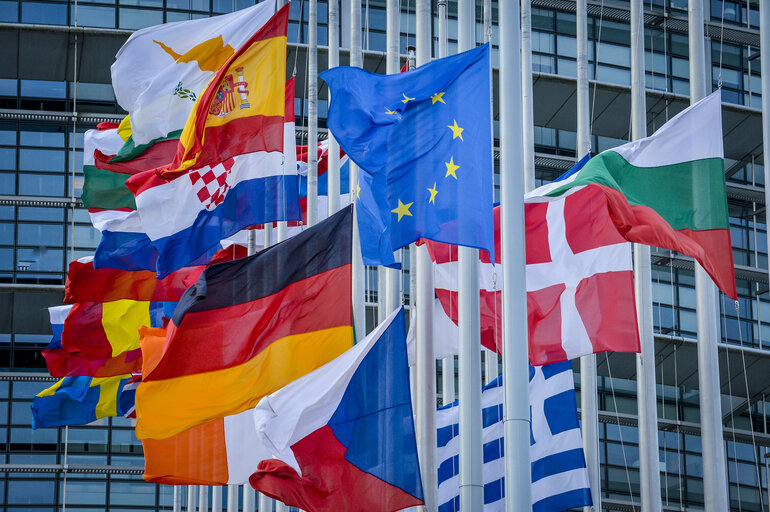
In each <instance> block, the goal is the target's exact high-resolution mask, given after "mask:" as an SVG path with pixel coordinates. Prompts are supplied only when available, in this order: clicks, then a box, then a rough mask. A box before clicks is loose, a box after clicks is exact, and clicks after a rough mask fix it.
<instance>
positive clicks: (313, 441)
mask: <svg viewBox="0 0 770 512" xmlns="http://www.w3.org/2000/svg"><path fill="white" fill-rule="evenodd" d="M253 419H254V426H255V428H256V433H257V438H258V439H259V444H260V445H261V448H262V449H263V452H264V453H270V454H271V457H272V458H267V459H263V460H261V461H260V463H259V465H258V469H257V471H256V472H255V473H254V474H252V475H251V477H250V478H249V482H250V483H251V485H252V487H254V488H255V489H257V490H259V491H260V492H262V493H265V494H267V495H268V496H270V497H273V498H276V499H278V500H280V501H283V502H284V503H285V504H287V505H290V506H295V507H300V508H301V509H303V510H306V511H308V512H314V511H322V510H335V511H338V512H348V511H350V512H352V511H362V512H363V511H368V510H378V511H381V512H390V511H396V510H401V509H404V508H408V507H413V506H418V505H422V504H424V503H423V489H422V482H421V479H420V470H419V464H418V459H417V443H416V441H415V433H414V422H413V419H412V403H411V399H410V395H409V371H408V366H407V353H406V333H405V328H404V311H403V308H401V309H399V310H397V311H394V312H393V313H392V314H391V315H390V316H389V317H388V318H387V319H386V320H385V321H384V322H383V323H382V324H380V325H379V326H378V327H377V328H376V329H375V330H374V331H373V332H372V333H371V334H369V336H367V337H366V339H364V340H363V341H362V342H360V343H358V344H357V345H355V346H354V347H353V348H351V349H350V350H348V351H347V352H345V353H344V354H342V355H341V356H339V357H338V358H336V359H334V360H333V361H331V362H330V363H327V364H326V365H324V366H322V367H320V368H319V369H317V370H315V371H314V372H312V373H309V374H307V375H305V376H303V377H301V378H300V379H298V380H296V381H294V382H292V383H290V384H289V385H287V386H285V387H283V388H281V389H280V390H278V391H276V392H275V393H273V394H271V395H268V396H266V397H264V398H263V399H262V400H260V402H259V404H257V407H256V408H255V409H254V411H253Z"/></svg>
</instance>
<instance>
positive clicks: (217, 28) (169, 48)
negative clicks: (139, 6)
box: [111, 0, 275, 144]
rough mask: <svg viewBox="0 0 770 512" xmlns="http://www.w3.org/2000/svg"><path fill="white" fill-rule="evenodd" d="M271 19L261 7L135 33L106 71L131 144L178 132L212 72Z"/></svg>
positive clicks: (270, 6) (268, 7) (271, 8)
mask: <svg viewBox="0 0 770 512" xmlns="http://www.w3.org/2000/svg"><path fill="white" fill-rule="evenodd" d="M273 14H275V2H273V1H269V0H268V1H266V2H261V3H259V4H257V5H255V6H253V7H249V8H248V9H243V10H240V11H236V12H233V13H230V14H225V15H223V16H215V17H213V18H205V19H200V20H193V21H180V22H177V23H168V24H165V25H157V26H154V27H149V28H145V29H142V30H139V31H137V32H135V33H134V34H133V35H132V36H131V37H130V38H129V39H128V41H126V44H124V45H123V47H122V48H121V49H120V50H119V51H118V54H117V55H116V60H115V63H114V64H113V65H112V68H111V69H112V87H113V88H114V89H115V98H117V100H118V103H119V104H120V106H121V107H123V108H124V109H125V110H126V111H127V112H129V115H130V119H131V129H132V138H133V142H134V143H135V144H146V143H148V142H150V141H153V140H155V139H158V138H165V137H166V136H168V135H169V134H172V133H173V132H179V131H180V130H181V129H182V128H183V127H184V125H185V122H186V121H187V118H188V116H189V115H190V111H191V110H192V108H193V105H194V104H195V100H196V99H197V98H198V95H199V94H201V93H202V92H203V90H204V89H205V88H206V85H207V84H208V82H209V81H210V80H211V78H212V77H213V76H214V75H215V74H216V72H217V71H219V69H220V68H221V67H222V66H223V65H224V64H225V63H226V62H227V60H228V59H229V58H230V57H232V55H233V54H234V53H235V52H236V50H238V48H240V47H241V46H242V45H243V44H244V43H245V42H246V41H247V40H248V39H249V38H250V37H251V36H252V35H253V34H254V33H256V32H257V31H259V29H260V28H261V27H262V25H264V24H265V23H266V22H267V21H268V20H269V19H270V18H271V16H273Z"/></svg>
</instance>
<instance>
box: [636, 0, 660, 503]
mask: <svg viewBox="0 0 770 512" xmlns="http://www.w3.org/2000/svg"><path fill="white" fill-rule="evenodd" d="M644 68H645V65H644V10H643V5H642V0H631V138H632V139H633V140H637V139H642V138H644V137H646V136H647V106H646V101H645V92H644V91H645V83H644V79H645V78H644ZM634 291H635V295H636V316H637V318H638V320H639V340H640V342H641V348H642V352H641V353H640V354H637V355H636V393H637V398H638V400H637V404H638V414H639V459H640V461H639V465H640V467H639V478H640V481H641V500H642V510H645V511H647V510H649V511H650V512H656V511H659V510H661V507H662V506H663V504H662V502H661V498H660V464H659V463H658V461H659V455H658V406H657V397H656V389H655V339H654V338H653V333H652V270H651V266H650V248H649V246H647V245H641V244H634Z"/></svg>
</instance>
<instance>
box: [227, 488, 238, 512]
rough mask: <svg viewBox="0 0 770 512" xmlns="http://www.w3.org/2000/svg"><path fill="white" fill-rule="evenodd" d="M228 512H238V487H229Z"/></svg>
mask: <svg viewBox="0 0 770 512" xmlns="http://www.w3.org/2000/svg"><path fill="white" fill-rule="evenodd" d="M227 512H238V486H237V485H228V486H227Z"/></svg>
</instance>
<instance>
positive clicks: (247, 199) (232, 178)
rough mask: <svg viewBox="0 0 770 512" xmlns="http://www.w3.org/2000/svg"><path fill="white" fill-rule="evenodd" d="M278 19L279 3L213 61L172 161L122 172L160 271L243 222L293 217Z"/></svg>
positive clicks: (294, 190)
mask: <svg viewBox="0 0 770 512" xmlns="http://www.w3.org/2000/svg"><path fill="white" fill-rule="evenodd" d="M287 23H288V5H287V6H285V7H284V8H283V9H282V10H281V11H279V12H278V14H276V15H275V16H274V17H273V18H272V20H271V21H270V22H269V23H267V24H266V25H265V26H264V27H262V29H261V30H260V31H259V32H258V33H257V34H255V35H254V37H253V38H252V39H251V40H250V41H249V42H248V43H247V44H245V45H244V46H243V47H242V48H241V49H239V50H238V52H236V53H235V54H234V55H233V57H231V59H230V61H228V64H227V65H226V66H225V67H223V68H222V69H221V70H220V72H219V73H218V74H217V75H216V77H215V78H214V79H213V80H212V82H211V85H210V86H209V88H207V89H206V91H205V92H204V93H203V94H202V95H201V96H200V97H199V98H198V101H197V102H196V107H195V109H194V110H193V112H192V114H191V115H190V119H189V120H188V124H187V125H186V126H185V129H184V131H183V132H182V135H181V138H180V139H179V145H178V147H177V153H176V155H175V157H174V160H173V162H171V163H170V164H168V165H166V166H164V167H162V168H158V169H156V170H154V171H146V172H143V173H140V174H138V175H135V176H132V177H131V178H129V180H128V181H127V185H128V187H129V189H131V190H132V192H133V193H134V195H135V198H136V204H137V211H138V212H139V215H140V217H141V221H142V226H143V227H144V228H145V229H146V231H147V235H148V236H149V237H150V239H151V240H152V242H153V245H154V247H155V248H156V249H157V250H158V253H159V256H158V264H157V269H158V275H159V276H160V277H164V276H166V275H167V274H168V273H170V272H173V271H174V270H177V269H179V268H181V267H183V266H186V265H189V264H190V263H191V262H192V261H194V260H195V259H196V258H199V257H201V255H203V254H205V253H206V252H207V251H209V250H210V249H211V248H212V247H214V246H215V245H216V244H218V243H219V241H220V240H221V239H223V238H227V237H229V236H230V235H232V234H234V233H235V232H237V231H239V230H241V229H243V228H246V227H248V226H252V225H256V224H263V223H266V222H273V221H281V220H299V219H300V211H299V196H298V183H297V174H296V168H292V169H288V168H286V167H285V166H284V154H283V152H284V129H285V128H284V124H285V123H284V116H285V112H287V111H288V110H289V109H287V108H286V105H285V103H287V102H290V103H291V104H292V105H293V101H294V99H293V98H294V94H293V86H294V82H293V81H291V82H290V83H289V84H285V83H284V80H285V78H284V72H283V70H284V68H285V61H286V55H285V54H286V26H287ZM246 87H248V89H246ZM287 90H290V91H291V93H290V94H288V95H287ZM249 91H252V92H251V93H249ZM287 96H291V98H288V99H287ZM292 119H293V116H292Z"/></svg>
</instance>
